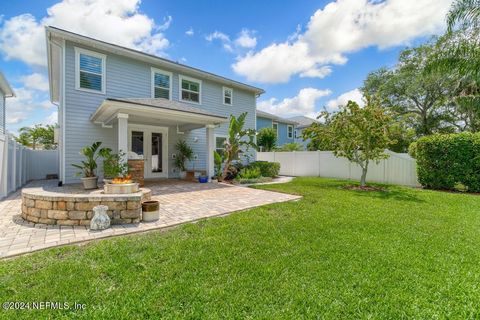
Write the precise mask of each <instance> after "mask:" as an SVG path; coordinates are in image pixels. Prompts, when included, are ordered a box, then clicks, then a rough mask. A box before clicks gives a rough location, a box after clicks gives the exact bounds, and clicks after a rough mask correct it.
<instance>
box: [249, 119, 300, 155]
mask: <svg viewBox="0 0 480 320" xmlns="http://www.w3.org/2000/svg"><path fill="white" fill-rule="evenodd" d="M296 125H297V123H296V122H295V121H292V120H289V119H285V118H282V117H279V116H276V115H274V114H271V113H268V112H265V111H261V110H257V131H259V130H260V129H262V128H273V129H274V130H275V131H276V132H277V146H279V147H280V146H283V145H284V144H286V143H293V142H295V126H296Z"/></svg>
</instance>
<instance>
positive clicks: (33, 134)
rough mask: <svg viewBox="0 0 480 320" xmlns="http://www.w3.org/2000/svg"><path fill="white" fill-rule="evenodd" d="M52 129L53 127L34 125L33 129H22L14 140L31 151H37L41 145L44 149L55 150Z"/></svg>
mask: <svg viewBox="0 0 480 320" xmlns="http://www.w3.org/2000/svg"><path fill="white" fill-rule="evenodd" d="M54 129H55V125H46V126H42V125H41V124H36V125H34V126H33V127H22V128H20V130H19V132H20V135H19V137H18V138H16V140H17V142H18V143H20V144H22V145H24V146H26V147H31V148H32V149H33V150H35V149H37V147H38V145H39V144H41V145H43V147H44V148H45V149H53V148H55V142H54Z"/></svg>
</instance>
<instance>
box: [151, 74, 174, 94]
mask: <svg viewBox="0 0 480 320" xmlns="http://www.w3.org/2000/svg"><path fill="white" fill-rule="evenodd" d="M152 98H163V99H168V100H171V99H172V73H171V72H167V71H163V70H159V69H155V68H152Z"/></svg>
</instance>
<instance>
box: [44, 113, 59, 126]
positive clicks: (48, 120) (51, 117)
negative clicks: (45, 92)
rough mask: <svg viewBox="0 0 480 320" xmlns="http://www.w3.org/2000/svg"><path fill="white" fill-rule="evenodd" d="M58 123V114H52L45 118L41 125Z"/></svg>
mask: <svg viewBox="0 0 480 320" xmlns="http://www.w3.org/2000/svg"><path fill="white" fill-rule="evenodd" d="M56 123H58V112H57V111H54V112H52V113H51V114H50V115H49V116H48V117H46V118H45V120H44V121H43V124H56Z"/></svg>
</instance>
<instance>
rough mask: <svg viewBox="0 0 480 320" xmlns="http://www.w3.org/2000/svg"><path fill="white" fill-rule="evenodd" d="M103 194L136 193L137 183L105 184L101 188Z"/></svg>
mask: <svg viewBox="0 0 480 320" xmlns="http://www.w3.org/2000/svg"><path fill="white" fill-rule="evenodd" d="M103 191H104V192H105V194H127V193H135V192H138V183H136V182H135V183H107V184H105V185H104V186H103Z"/></svg>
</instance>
